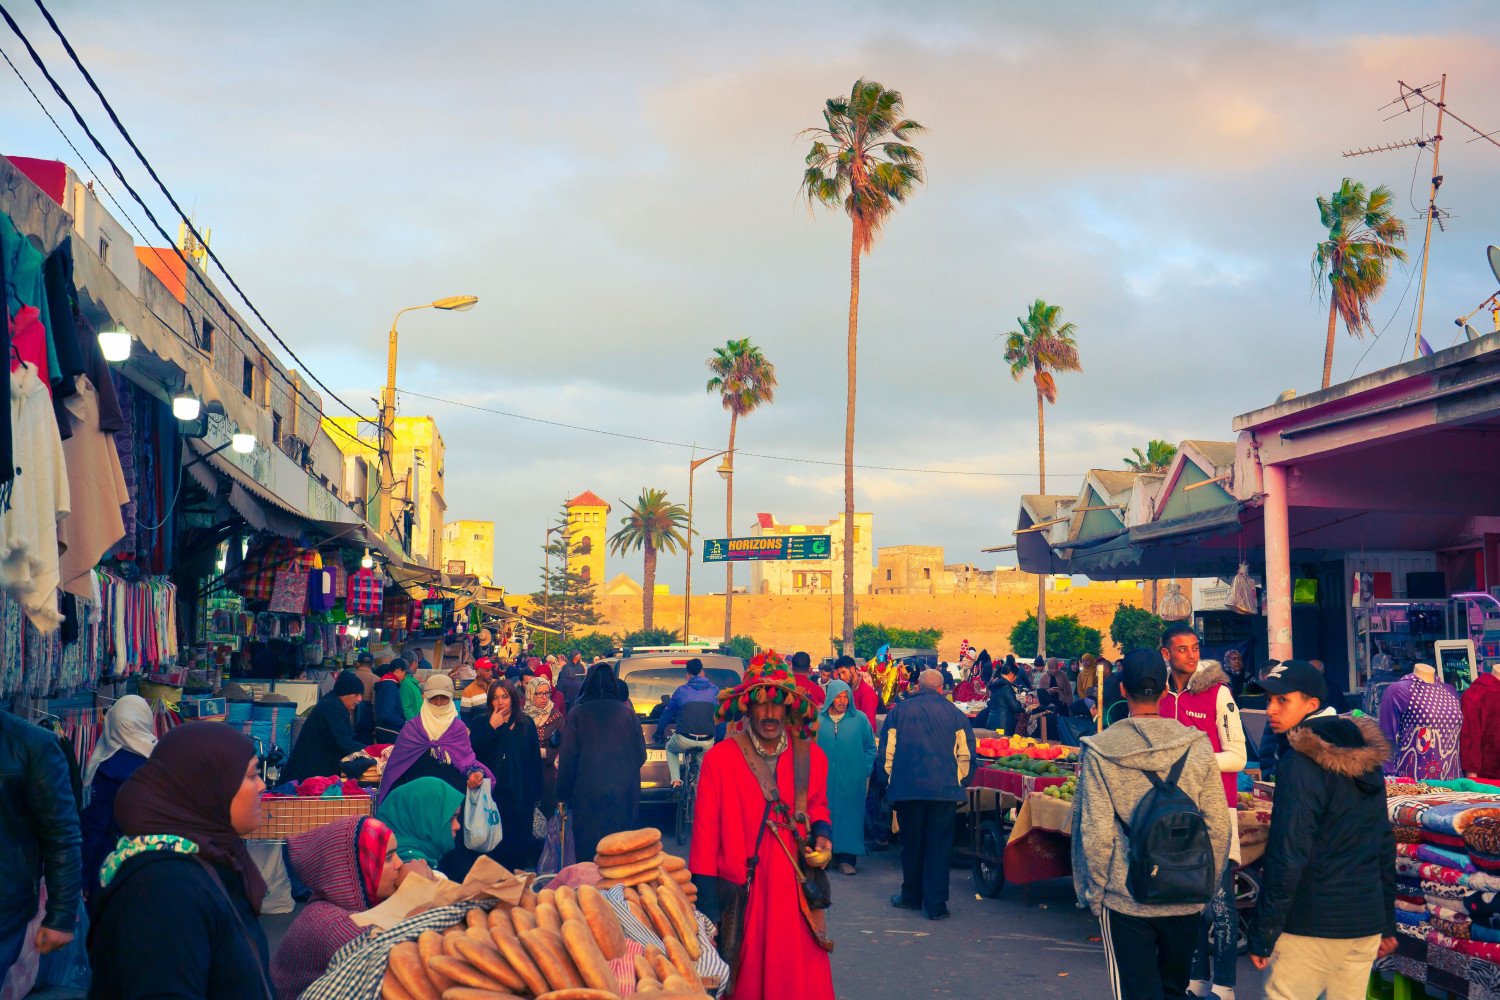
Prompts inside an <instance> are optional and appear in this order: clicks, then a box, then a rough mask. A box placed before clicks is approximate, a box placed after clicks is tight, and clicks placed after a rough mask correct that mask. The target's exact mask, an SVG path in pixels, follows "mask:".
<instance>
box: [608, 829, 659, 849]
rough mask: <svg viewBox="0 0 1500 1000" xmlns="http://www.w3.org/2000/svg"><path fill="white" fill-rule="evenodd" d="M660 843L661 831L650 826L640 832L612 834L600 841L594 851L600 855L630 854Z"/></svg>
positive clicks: (630, 831) (624, 831)
mask: <svg viewBox="0 0 1500 1000" xmlns="http://www.w3.org/2000/svg"><path fill="white" fill-rule="evenodd" d="M660 841H661V831H660V830H658V829H656V828H655V827H650V826H648V827H644V828H642V829H640V830H621V831H620V832H619V833H612V834H610V835H609V836H608V837H605V838H604V839H603V840H601V841H599V846H598V847H596V848H595V849H594V850H595V852H596V853H599V854H628V853H629V852H631V851H638V850H640V849H641V848H643V847H646V846H648V845H650V844H655V843H659V842H660Z"/></svg>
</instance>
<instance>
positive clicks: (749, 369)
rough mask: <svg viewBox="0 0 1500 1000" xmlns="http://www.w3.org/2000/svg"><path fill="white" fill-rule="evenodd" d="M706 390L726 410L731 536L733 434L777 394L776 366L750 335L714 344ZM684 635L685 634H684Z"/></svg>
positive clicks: (729, 603)
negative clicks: (767, 358)
mask: <svg viewBox="0 0 1500 1000" xmlns="http://www.w3.org/2000/svg"><path fill="white" fill-rule="evenodd" d="M708 370H709V371H711V372H713V378H711V379H709V380H708V385H707V387H706V388H707V391H708V392H710V393H717V394H718V396H719V400H720V401H721V402H722V403H723V404H724V409H726V410H728V411H729V447H728V448H727V449H725V452H724V467H725V468H727V469H729V475H727V476H725V477H724V534H725V535H726V536H727V537H733V536H734V435H735V432H736V431H737V430H738V429H739V423H740V417H743V416H745V415H746V414H748V413H751V412H753V411H755V410H757V409H759V408H760V407H761V406H762V405H764V404H766V403H769V402H771V400H772V399H774V398H775V396H776V366H775V365H773V364H771V362H769V361H767V360H766V356H765V355H764V354H762V353H761V352H760V348H759V347H756V346H755V345H754V344H752V343H751V342H750V338H748V337H746V338H745V339H743V340H731V341H729V342H728V343H726V344H725V345H724V346H723V347H715V348H714V356H713V357H711V358H709V359H708ZM733 625H734V563H732V562H726V563H725V564H724V641H725V642H728V641H729V638H730V636H732V635H734V632H733ZM684 638H686V636H684Z"/></svg>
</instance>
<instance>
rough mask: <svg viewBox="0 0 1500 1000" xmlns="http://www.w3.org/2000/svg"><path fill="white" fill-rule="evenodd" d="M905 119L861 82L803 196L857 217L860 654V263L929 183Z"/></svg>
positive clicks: (847, 606) (847, 560)
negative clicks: (918, 190) (895, 217)
mask: <svg viewBox="0 0 1500 1000" xmlns="http://www.w3.org/2000/svg"><path fill="white" fill-rule="evenodd" d="M925 131H926V129H924V128H923V127H922V126H921V125H918V124H917V123H916V122H914V121H912V120H911V119H909V118H906V117H905V102H904V101H903V100H902V97H901V94H900V92H899V91H895V90H887V89H886V88H885V87H883V86H881V85H880V84H878V83H876V82H875V81H873V80H865V79H859V80H855V81H854V86H853V87H851V88H850V90H849V96H848V97H830V98H829V99H828V100H827V101H826V102H824V105H823V124H822V125H821V126H819V127H816V128H810V129H804V130H803V131H802V132H800V133H799V137H806V138H810V139H812V148H811V149H810V150H809V151H808V153H807V157H806V159H805V161H804V162H805V163H806V165H807V166H806V169H805V170H804V171H803V174H802V191H803V193H804V194H805V195H806V197H807V204H808V208H809V209H812V208H815V207H817V206H819V205H822V206H824V207H827V208H835V209H837V208H842V209H843V210H844V212H845V214H847V215H848V216H849V222H850V239H849V343H848V355H849V357H848V386H847V389H846V397H845V403H844V634H843V641H844V652H845V653H853V652H854V388H855V369H856V364H855V362H856V359H857V353H858V351H857V348H858V345H859V259H860V256H861V255H863V254H868V253H869V252H870V251H871V250H872V249H873V248H874V246H875V241H876V240H877V239H879V237H880V231H881V230H882V229H883V228H884V227H885V224H886V222H887V221H889V219H890V217H891V216H892V215H894V214H895V212H896V209H897V207H898V206H900V205H901V204H902V203H903V202H905V201H906V199H907V198H908V197H909V196H910V195H911V194H912V192H913V191H915V190H916V187H917V185H918V184H920V183H922V182H923V181H924V180H925V179H926V178H925V176H924V173H923V170H922V154H921V152H920V151H919V150H918V149H917V148H916V147H915V146H912V145H910V144H908V142H907V140H908V139H909V138H911V137H912V136H914V135H917V134H918V133H921V132H925Z"/></svg>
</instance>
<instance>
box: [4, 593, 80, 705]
mask: <svg viewBox="0 0 1500 1000" xmlns="http://www.w3.org/2000/svg"><path fill="white" fill-rule="evenodd" d="M66 603H67V604H68V606H69V609H70V614H71V616H72V618H73V619H74V621H75V622H76V625H77V636H76V638H75V639H74V640H73V641H72V642H69V641H68V640H67V639H66V638H65V637H64V635H63V632H62V630H60V629H59V630H55V631H52V632H49V633H45V634H43V633H42V632H39V631H38V630H37V628H36V626H35V625H33V624H31V622H30V621H28V620H27V618H26V610H25V608H23V607H22V606H21V602H19V601H17V600H16V599H15V598H13V597H10V596H9V595H7V594H5V593H3V592H0V698H13V697H15V696H16V695H27V696H30V697H35V698H44V697H52V696H55V695H59V694H69V693H72V692H74V691H78V690H80V689H88V688H92V687H94V686H95V685H97V684H98V682H99V675H100V672H101V667H102V665H103V662H104V647H103V629H102V627H101V626H102V615H101V612H100V608H99V604H98V603H97V602H96V601H93V600H84V599H80V598H74V597H71V596H70V597H68V598H66Z"/></svg>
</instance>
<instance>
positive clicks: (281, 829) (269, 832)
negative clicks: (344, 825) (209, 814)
mask: <svg viewBox="0 0 1500 1000" xmlns="http://www.w3.org/2000/svg"><path fill="white" fill-rule="evenodd" d="M371 805H372V800H371V798H370V797H369V796H368V795H350V796H346V797H342V798H340V797H337V796H335V797H333V798H327V799H325V798H313V797H310V796H301V795H268V796H266V797H265V798H264V799H262V800H261V803H260V828H259V829H257V830H256V831H255V832H254V833H252V834H249V835H248V836H246V837H245V839H246V840H286V839H287V838H289V837H295V836H296V835H297V834H299V833H306V832H307V831H308V830H316V829H317V828H318V827H320V826H326V825H328V824H329V823H332V822H333V821H334V820H336V819H343V818H344V817H346V816H368V815H370V811H371Z"/></svg>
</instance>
